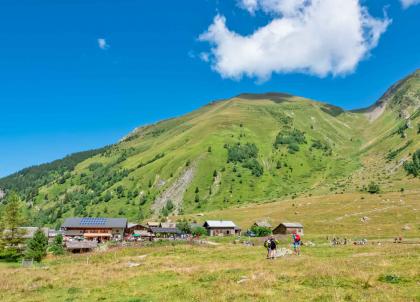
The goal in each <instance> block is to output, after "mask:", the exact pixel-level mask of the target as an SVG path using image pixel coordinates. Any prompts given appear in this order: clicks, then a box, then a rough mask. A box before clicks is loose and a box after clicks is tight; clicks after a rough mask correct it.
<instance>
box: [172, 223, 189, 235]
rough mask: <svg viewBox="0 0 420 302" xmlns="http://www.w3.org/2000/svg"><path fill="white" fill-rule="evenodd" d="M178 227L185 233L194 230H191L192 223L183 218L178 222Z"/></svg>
mask: <svg viewBox="0 0 420 302" xmlns="http://www.w3.org/2000/svg"><path fill="white" fill-rule="evenodd" d="M176 227H177V228H178V230H180V231H181V232H183V233H185V234H191V231H192V230H191V225H190V224H189V223H188V221H186V220H182V221H180V222H178V223H177V225H176Z"/></svg>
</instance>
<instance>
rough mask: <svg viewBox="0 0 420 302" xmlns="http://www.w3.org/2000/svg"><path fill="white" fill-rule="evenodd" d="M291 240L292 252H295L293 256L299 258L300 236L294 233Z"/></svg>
mask: <svg viewBox="0 0 420 302" xmlns="http://www.w3.org/2000/svg"><path fill="white" fill-rule="evenodd" d="M292 240H293V250H294V252H295V255H298V256H300V245H301V243H302V242H301V239H300V235H299V234H297V233H296V231H295V232H293V234H292Z"/></svg>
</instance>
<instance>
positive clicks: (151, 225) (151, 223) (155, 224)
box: [146, 221, 160, 227]
mask: <svg viewBox="0 0 420 302" xmlns="http://www.w3.org/2000/svg"><path fill="white" fill-rule="evenodd" d="M146 224H147V225H148V226H149V227H158V226H159V225H160V223H159V222H154V221H149V222H148V223H146Z"/></svg>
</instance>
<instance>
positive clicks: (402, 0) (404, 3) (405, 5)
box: [401, 0, 420, 8]
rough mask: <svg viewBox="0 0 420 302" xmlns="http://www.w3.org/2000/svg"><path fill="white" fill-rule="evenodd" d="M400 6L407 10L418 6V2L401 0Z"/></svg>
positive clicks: (415, 0) (419, 1) (418, 0)
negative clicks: (412, 6)
mask: <svg viewBox="0 0 420 302" xmlns="http://www.w3.org/2000/svg"><path fill="white" fill-rule="evenodd" d="M401 4H402V6H403V7H404V8H408V7H409V6H411V5H416V4H420V0H401Z"/></svg>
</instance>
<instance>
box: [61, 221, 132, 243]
mask: <svg viewBox="0 0 420 302" xmlns="http://www.w3.org/2000/svg"><path fill="white" fill-rule="evenodd" d="M126 229H127V219H126V218H102V217H73V218H67V219H66V220H65V221H64V223H63V224H62V225H61V230H62V232H63V236H65V237H70V238H71V237H81V238H84V239H87V240H97V241H98V242H101V241H106V240H111V239H113V240H122V239H123V237H124V232H125V230H126Z"/></svg>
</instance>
